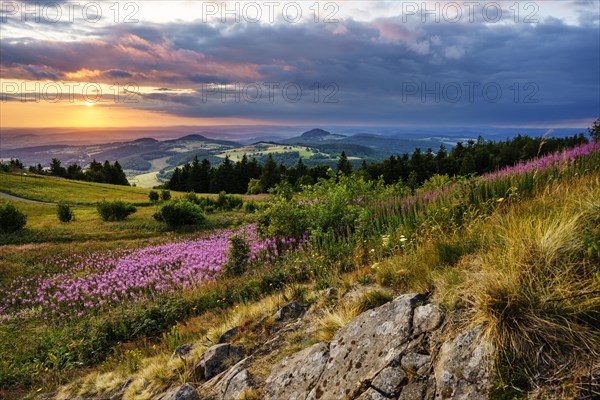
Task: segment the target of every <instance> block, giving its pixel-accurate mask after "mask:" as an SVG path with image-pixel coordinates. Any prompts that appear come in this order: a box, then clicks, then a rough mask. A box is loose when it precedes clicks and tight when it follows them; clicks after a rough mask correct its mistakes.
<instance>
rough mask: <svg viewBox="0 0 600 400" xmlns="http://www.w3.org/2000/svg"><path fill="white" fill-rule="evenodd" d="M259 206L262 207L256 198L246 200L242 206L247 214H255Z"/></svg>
mask: <svg viewBox="0 0 600 400" xmlns="http://www.w3.org/2000/svg"><path fill="white" fill-rule="evenodd" d="M259 208H260V207H259V205H258V203H257V202H256V201H254V200H249V201H245V202H244V205H243V206H242V210H244V212H245V213H247V214H253V213H255V212H256V211H257V210H258V209H259Z"/></svg>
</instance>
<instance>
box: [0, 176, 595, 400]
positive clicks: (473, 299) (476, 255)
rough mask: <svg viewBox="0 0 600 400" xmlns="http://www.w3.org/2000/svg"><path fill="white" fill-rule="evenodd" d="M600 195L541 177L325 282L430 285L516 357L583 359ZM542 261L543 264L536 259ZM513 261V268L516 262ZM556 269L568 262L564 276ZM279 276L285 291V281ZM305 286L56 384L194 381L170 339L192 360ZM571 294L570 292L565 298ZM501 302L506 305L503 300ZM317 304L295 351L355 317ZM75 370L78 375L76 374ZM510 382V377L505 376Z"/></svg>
mask: <svg viewBox="0 0 600 400" xmlns="http://www.w3.org/2000/svg"><path fill="white" fill-rule="evenodd" d="M582 188H585V190H582ZM599 198H600V175H599V174H598V173H594V174H591V175H588V176H583V177H579V178H569V179H567V180H563V181H557V182H553V183H549V184H548V185H547V188H546V189H545V190H544V191H543V192H540V193H538V194H537V195H536V196H535V197H534V198H531V199H527V198H524V199H520V198H518V196H516V197H515V198H514V199H513V200H511V201H506V202H505V203H502V204H501V205H499V206H498V207H497V208H496V209H495V211H493V212H492V213H491V214H490V215H483V214H482V215H473V216H470V218H471V220H470V221H471V222H469V223H468V224H467V225H465V226H464V227H463V228H462V229H460V230H457V231H452V232H440V231H437V230H431V231H427V230H421V231H419V232H418V233H419V235H420V238H419V240H418V242H417V243H413V244H410V245H408V247H407V248H406V249H404V248H402V249H395V250H394V252H393V254H388V255H387V257H386V258H385V259H381V260H377V261H380V262H379V264H378V265H377V267H376V268H373V267H371V265H364V266H363V268H361V269H359V270H358V271H355V272H352V273H349V274H344V275H336V274H332V276H331V278H330V279H329V281H328V283H329V284H330V286H333V287H338V288H339V289H340V292H342V293H343V291H345V290H347V289H349V288H351V287H353V286H359V285H361V284H363V283H367V282H371V283H374V282H375V283H377V284H379V285H381V286H384V287H386V288H389V289H391V290H393V291H394V292H396V293H401V292H406V291H432V292H433V293H434V298H436V299H437V301H438V302H440V303H441V304H443V305H444V306H445V307H446V308H447V309H448V310H449V311H450V312H451V313H461V315H463V316H464V318H462V319H463V320H464V321H466V322H467V323H468V322H472V323H481V324H483V325H484V327H485V328H486V333H487V334H488V336H489V337H490V339H491V340H493V341H495V342H496V343H497V344H498V345H499V346H500V347H502V348H507V349H514V348H516V349H518V351H519V352H520V353H521V355H522V356H523V357H524V358H525V360H519V362H521V363H522V362H523V361H525V362H527V358H528V357H529V355H528V352H529V351H534V350H536V349H537V347H536V346H539V344H540V343H543V341H544V340H551V341H553V342H549V343H548V344H549V345H550V346H551V347H552V348H558V349H563V350H564V351H566V352H567V353H568V354H570V355H577V357H575V356H573V359H578V358H579V357H583V358H585V354H583V353H582V352H581V346H580V345H579V344H581V343H582V339H583V340H585V342H583V344H584V345H585V346H586V347H587V349H586V350H587V351H588V352H590V353H591V354H597V353H598V351H599V349H598V347H597V346H598V343H599V342H598V334H597V326H598V325H595V326H596V332H594V330H593V329H592V330H590V329H587V330H586V327H585V326H583V328H581V326H579V327H578V326H577V323H578V321H582V320H583V321H586V320H587V321H589V322H590V323H591V326H592V327H593V326H594V324H598V315H600V305H599V301H598V297H597V296H596V298H593V297H590V296H585V295H584V296H579V295H580V294H581V293H586V292H592V291H593V290H592V289H594V288H596V287H597V284H598V283H597V280H595V279H597V278H595V277H594V274H595V273H596V268H597V263H596V264H594V261H593V260H592V259H590V258H588V257H586V255H585V248H584V246H583V239H584V238H585V236H586V235H588V234H589V233H590V232H592V233H594V232H595V234H598V233H599V232H598V231H597V226H599V225H598V222H599V221H598V220H597V219H596V220H594V219H593V218H592V217H593V216H594V215H595V216H597V215H600V212H597V211H598V210H600V208H599V207H600V204H599V203H598V200H597V199H599ZM494 203H495V202H494ZM34 208H35V207H33V206H32V209H34ZM49 209H53V208H52V207H50V208H49ZM594 211H596V212H595V213H594ZM76 212H77V211H76ZM42 214H43V213H42ZM134 215H135V214H134ZM36 218H37V217H36ZM40 218H41V217H40ZM47 218H50V217H49V216H47ZM82 218H84V217H82ZM596 218H597V217H596ZM48 221H50V220H48ZM132 222H133V220H132ZM48 223H50V222H48ZM35 224H37V225H33V226H39V227H42V226H43V224H44V220H43V218H41V219H40V220H36V222H35ZM594 227H596V228H594ZM594 229H596V230H595V231H594ZM108 234H109V235H110V233H108ZM148 240H152V238H150V239H148ZM114 243H117V242H114ZM123 243H126V242H123ZM45 246H47V247H44V248H42V247H37V248H36V251H37V253H36V254H32V256H31V257H24V258H25V259H27V260H26V261H25V264H24V265H23V267H26V266H29V265H31V264H34V261H35V259H36V258H37V257H39V255H41V254H43V252H44V251H51V250H53V249H55V248H56V249H59V251H64V252H65V253H66V254H68V252H69V251H71V250H75V248H69V247H67V246H62V247H61V246H57V247H53V246H54V245H45ZM76 246H81V245H80V244H77V245H76ZM79 249H80V250H81V249H83V247H79ZM17 251H19V250H18V249H15V250H14V251H13V250H11V251H10V253H11V254H12V257H13V259H15V260H16V259H18V258H19V257H20V256H19V255H18V253H17ZM543 260H549V262H548V263H544V262H542V261H543ZM595 260H597V259H595ZM515 265H517V266H518V267H519V268H514V267H513V266H515ZM554 267H559V268H558V269H556V268H554ZM563 267H568V268H567V269H566V272H565V270H564V268H563ZM553 268H554V269H553ZM598 272H600V271H598ZM244 280H246V279H244ZM286 282H287V283H289V284H290V288H291V290H292V291H293V290H294V283H293V281H291V282H289V281H286ZM321 286H322V285H321ZM304 290H305V291H307V292H308V293H309V294H308V295H300V296H299V295H298V292H299V291H298V290H296V291H297V293H295V294H293V293H292V294H290V293H288V294H287V296H285V297H278V299H279V300H277V301H275V302H273V300H272V299H271V300H269V299H267V300H265V301H267V302H268V304H265V303H256V304H253V303H251V302H250V304H245V305H244V304H238V305H234V306H231V308H229V309H226V310H225V311H214V312H213V311H209V312H206V313H203V314H202V315H200V316H197V317H194V318H190V319H188V320H186V321H182V323H181V325H180V326H179V327H178V328H177V329H178V330H179V331H180V332H181V335H179V336H178V335H177V334H176V333H173V332H172V333H171V334H170V336H169V335H167V336H163V340H162V341H159V343H158V345H156V342H152V343H154V344H149V342H148V341H147V338H141V339H140V340H139V341H136V342H133V343H126V344H124V345H123V347H122V348H120V351H119V352H117V351H115V356H114V357H112V358H109V359H108V360H107V361H106V362H105V363H104V364H103V365H98V366H97V367H96V368H93V371H92V373H91V374H90V375H88V376H86V377H85V378H83V379H82V380H76V381H75V382H74V383H73V384H72V385H70V387H68V388H64V391H63V393H65V396H66V393H68V394H69V395H75V394H79V395H91V394H102V393H103V392H104V391H105V390H110V388H112V387H115V386H118V385H119V384H120V383H122V382H123V381H124V379H125V378H126V377H128V376H133V377H134V379H135V384H134V385H132V386H131V389H129V390H128V392H127V395H126V398H138V395H139V394H140V392H138V391H142V390H145V393H146V395H147V396H150V395H151V394H152V392H154V393H157V392H160V391H162V390H164V389H165V388H166V386H168V385H169V384H171V383H172V382H178V381H181V380H193V376H192V375H190V374H191V372H190V371H189V366H190V365H194V364H195V362H189V364H188V365H177V364H176V363H169V362H168V358H169V355H170V351H171V350H172V347H173V344H174V343H175V342H196V344H197V345H198V348H197V349H198V350H197V351H195V353H194V356H193V357H194V359H193V360H192V361H195V360H196V358H197V359H200V358H201V356H202V351H203V349H204V348H206V346H207V345H209V344H210V343H207V342H206V341H205V338H206V335H207V334H209V335H210V336H211V337H212V338H213V339H214V337H216V336H218V333H219V332H221V331H223V330H224V329H227V328H230V327H231V326H235V325H239V324H240V323H241V324H242V325H243V324H250V323H251V322H252V321H255V320H258V319H260V316H262V315H265V316H269V315H270V314H271V313H272V312H273V311H274V309H276V308H277V306H279V305H280V304H281V303H282V302H283V301H287V300H288V299H290V298H295V297H303V298H312V299H313V300H314V299H316V304H315V306H314V307H315V308H319V307H321V306H323V304H320V303H319V302H320V300H319V297H318V296H319V294H318V293H319V292H318V291H317V290H316V287H315V285H314V283H311V284H310V286H308V287H307V288H306V289H304ZM465 294H467V296H465ZM469 294H470V295H469ZM573 295H575V297H571V296H573ZM190 296H191V295H190ZM503 296H504V297H503ZM496 299H499V300H500V301H495V300H496ZM503 299H505V300H506V301H504V302H503ZM257 309H258V310H260V311H256V310H257ZM323 310H324V311H325V314H324V315H325V316H324V318H323V319H322V320H320V321H319V320H317V321H315V324H316V326H317V327H318V329H316V330H315V337H311V338H304V339H303V340H302V341H301V342H298V343H295V344H294V347H293V349H294V350H297V349H298V346H302V345H306V344H310V343H311V341H312V340H322V339H323V338H326V337H329V336H331V335H332V334H333V332H335V330H336V329H338V328H339V327H341V326H343V324H344V323H346V322H347V321H349V320H350V319H351V318H352V317H353V316H354V315H355V311H354V309H353V307H352V305H350V306H348V305H347V304H345V303H344V301H343V300H341V301H340V303H338V304H337V305H336V307H335V308H323ZM349 310H350V311H349ZM249 314H251V315H250V317H249ZM521 316H523V317H521ZM594 318H595V319H594ZM232 321H233V322H232ZM332 321H333V323H332ZM499 322H500V323H499ZM557 322H558V323H557ZM560 323H562V325H563V328H561V327H560V326H559V325H560ZM332 325H333V327H332ZM548 328H551V329H553V331H552V336H548V335H545V334H544V332H547V329H548ZM32 329H33V328H32ZM38 329H39V328H38ZM561 329H562V330H561ZM540 333H541V334H540ZM254 334H255V332H252V331H251V330H248V331H247V332H244V333H243V334H242V335H241V336H240V337H238V338H236V340H237V341H238V342H239V343H242V344H245V345H247V346H251V345H252V340H254V338H253V336H252V335H254ZM527 335H531V336H527ZM520 339H525V340H520ZM288 351H291V348H290V349H288V348H286V349H282V352H281V353H282V354H281V356H283V353H284V352H288ZM576 361H578V360H576ZM267 370H268V368H267ZM106 371H110V372H106ZM83 372H85V371H83V370H82V371H79V374H80V373H83ZM267 372H268V371H267ZM71 373H72V371H71V372H69V371H67V372H66V375H62V374H63V372H60V371H58V372H56V378H54V379H56V381H54V382H47V384H45V385H44V386H45V389H51V390H52V389H54V388H55V387H56V384H57V383H59V382H61V381H62V382H64V379H65V378H66V377H67V376H68V375H69V374H71ZM509 378H510V377H509ZM144 382H150V384H149V387H148V388H147V389H143V388H144V387H145V386H144V385H145V383H144ZM82 383H83V384H82ZM508 384H512V383H511V382H510V381H509V382H508ZM107 388H108V389H107ZM0 394H1V392H0ZM517 397H518V396H517Z"/></svg>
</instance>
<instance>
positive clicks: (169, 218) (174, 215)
mask: <svg viewBox="0 0 600 400" xmlns="http://www.w3.org/2000/svg"><path fill="white" fill-rule="evenodd" d="M154 219H156V220H157V221H160V222H164V223H166V224H167V226H168V227H169V228H171V229H177V228H180V227H183V226H190V225H198V224H200V223H202V222H204V220H205V219H206V217H205V216H204V213H203V212H202V208H201V207H200V206H198V205H197V204H194V203H192V202H190V201H187V200H181V201H170V202H168V203H167V204H165V205H164V206H162V207H161V208H160V210H158V212H156V214H154Z"/></svg>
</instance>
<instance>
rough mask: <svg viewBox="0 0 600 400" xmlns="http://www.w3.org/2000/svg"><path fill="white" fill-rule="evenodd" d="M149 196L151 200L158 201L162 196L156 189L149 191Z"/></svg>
mask: <svg viewBox="0 0 600 400" xmlns="http://www.w3.org/2000/svg"><path fill="white" fill-rule="evenodd" d="M148 198H149V199H150V201H151V202H153V203H156V202H157V201H158V200H159V198H160V196H159V195H158V192H157V191H156V190H151V191H150V193H148Z"/></svg>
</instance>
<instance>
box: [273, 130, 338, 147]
mask: <svg viewBox="0 0 600 400" xmlns="http://www.w3.org/2000/svg"><path fill="white" fill-rule="evenodd" d="M344 138H346V136H344V135H338V134H332V133H330V132H327V131H326V130H323V129H311V130H310V131H306V132H304V133H303V134H302V135H300V136H296V137H292V138H289V139H284V140H280V141H279V143H281V144H315V143H317V142H324V141H333V140H341V139H344Z"/></svg>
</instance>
